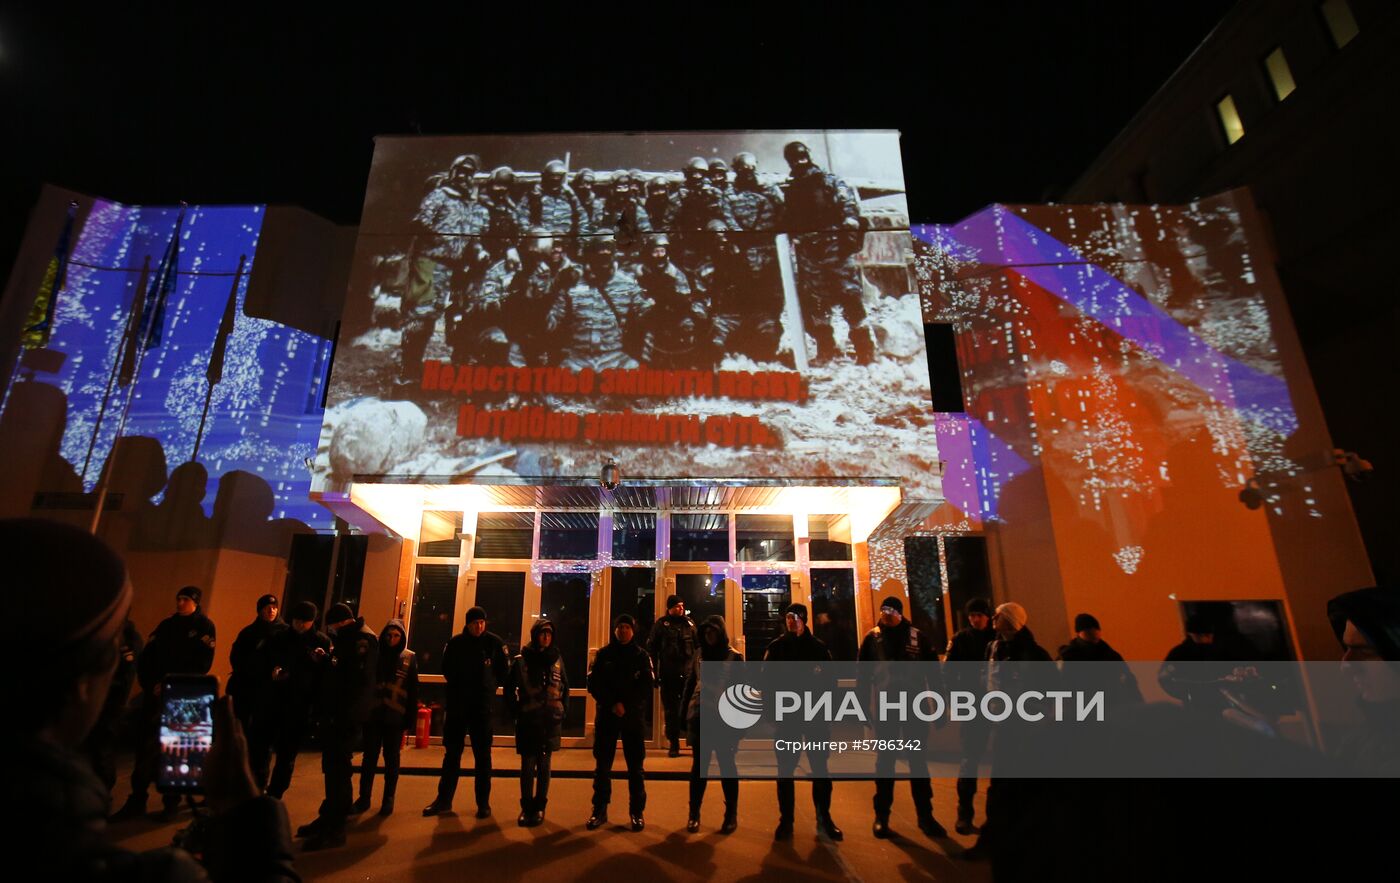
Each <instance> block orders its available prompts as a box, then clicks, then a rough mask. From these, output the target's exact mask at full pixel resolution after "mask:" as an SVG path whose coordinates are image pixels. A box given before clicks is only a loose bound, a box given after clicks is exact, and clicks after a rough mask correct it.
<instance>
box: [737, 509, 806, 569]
mask: <svg viewBox="0 0 1400 883" xmlns="http://www.w3.org/2000/svg"><path fill="white" fill-rule="evenodd" d="M735 518H736V521H735V522H734V554H735V556H736V557H737V558H738V560H740V561H796V560H797V546H796V544H795V543H794V542H793V536H792V516H790V515H736V516H735Z"/></svg>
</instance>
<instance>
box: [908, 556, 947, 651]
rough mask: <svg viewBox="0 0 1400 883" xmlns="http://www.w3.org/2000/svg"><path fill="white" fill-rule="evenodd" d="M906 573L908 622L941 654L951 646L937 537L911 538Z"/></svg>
mask: <svg viewBox="0 0 1400 883" xmlns="http://www.w3.org/2000/svg"><path fill="white" fill-rule="evenodd" d="M904 570H905V573H906V574H907V575H908V578H909V579H908V585H909V611H908V613H909V621H910V622H911V623H913V624H914V628H916V629H918V630H919V631H921V632H923V633H924V634H926V635H928V638H929V641H930V642H931V643H932V644H933V646H934V647H935V648H937V649H938V650H942V649H943V648H944V647H946V646H948V631H949V630H948V626H947V623H946V622H945V621H944V616H943V568H942V565H940V563H939V560H938V537H908V538H907V539H905V541H904Z"/></svg>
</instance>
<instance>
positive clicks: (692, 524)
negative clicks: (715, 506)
mask: <svg viewBox="0 0 1400 883" xmlns="http://www.w3.org/2000/svg"><path fill="white" fill-rule="evenodd" d="M671 560H672V561H728V560H729V516H728V515H724V514H720V513H716V512H700V513H693V514H678V515H672V516H671ZM723 612H724V611H720V613H721V614H723Z"/></svg>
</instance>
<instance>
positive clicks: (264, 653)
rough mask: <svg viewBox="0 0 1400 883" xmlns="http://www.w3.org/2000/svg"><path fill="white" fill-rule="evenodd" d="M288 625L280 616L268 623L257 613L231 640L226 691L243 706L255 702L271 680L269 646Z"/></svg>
mask: <svg viewBox="0 0 1400 883" xmlns="http://www.w3.org/2000/svg"><path fill="white" fill-rule="evenodd" d="M289 628H290V626H288V625H287V624H286V623H285V622H283V621H282V620H281V619H274V620H273V621H272V622H268V621H267V620H265V619H263V618H262V617H261V616H259V617H258V618H257V619H255V620H253V621H252V622H251V623H249V624H248V625H245V626H244V627H243V630H242V631H240V632H239V633H238V637H236V638H234V639H233V646H232V647H230V648H229V651H228V664H229V668H230V669H231V672H230V673H229V676H228V687H227V688H226V690H225V692H226V693H228V694H229V695H230V696H233V697H234V699H235V701H236V702H237V703H238V704H239V705H240V706H243V705H245V704H249V705H250V707H251V705H254V704H256V703H257V702H258V700H259V698H260V697H261V694H262V692H263V690H265V689H266V687H267V685H268V684H269V683H271V681H270V680H269V678H268V676H267V675H268V672H270V671H271V669H270V668H269V667H268V664H267V663H268V646H269V645H270V644H271V643H272V641H273V640H274V639H276V638H277V636H278V635H280V634H281V633H282V632H285V631H287V630H288V629H289Z"/></svg>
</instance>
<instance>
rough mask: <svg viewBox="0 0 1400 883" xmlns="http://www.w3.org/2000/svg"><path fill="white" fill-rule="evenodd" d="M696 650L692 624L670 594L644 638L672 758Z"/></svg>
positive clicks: (677, 751)
mask: <svg viewBox="0 0 1400 883" xmlns="http://www.w3.org/2000/svg"><path fill="white" fill-rule="evenodd" d="M695 651H696V633H695V623H694V622H692V621H691V619H690V617H689V616H687V615H686V613H685V601H684V599H682V598H681V596H680V595H672V596H671V597H669V598H667V599H666V615H665V616H663V617H661V618H660V619H658V620H657V621H656V625H655V626H654V627H653V628H652V630H651V634H650V635H649V636H647V652H648V653H650V654H651V661H652V670H653V671H654V672H656V683H657V686H659V687H660V688H661V707H662V709H663V710H664V711H665V714H666V739H667V741H669V742H670V743H671V750H670V752H669V753H670V756H671V757H680V754H681V717H682V715H681V693H683V692H684V691H685V682H686V679H687V678H689V677H690V675H691V674H692V673H693V672H694V670H695ZM691 748H692V749H693V748H694V746H691Z"/></svg>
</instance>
